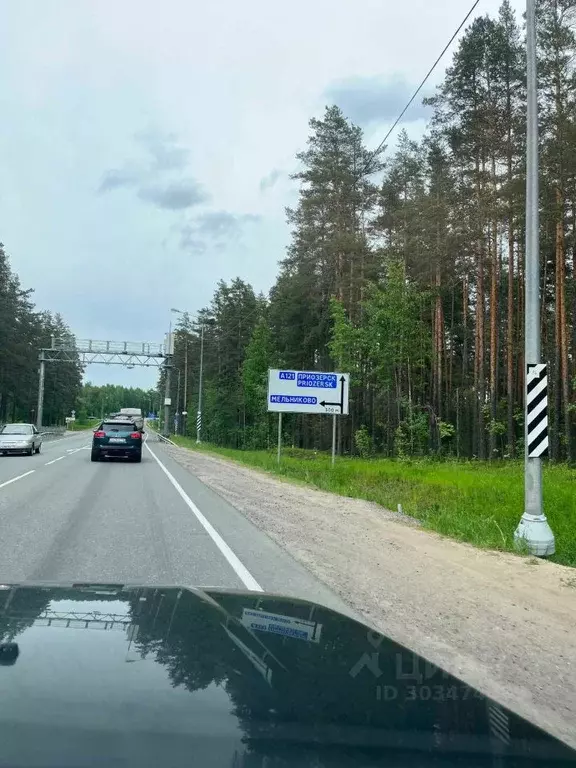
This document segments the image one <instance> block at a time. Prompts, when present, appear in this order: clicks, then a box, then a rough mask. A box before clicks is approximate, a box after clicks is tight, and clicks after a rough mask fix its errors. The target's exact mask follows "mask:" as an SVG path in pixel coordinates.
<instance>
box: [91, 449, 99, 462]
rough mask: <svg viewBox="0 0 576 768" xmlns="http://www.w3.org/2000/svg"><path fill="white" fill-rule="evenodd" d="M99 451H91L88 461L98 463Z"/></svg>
mask: <svg viewBox="0 0 576 768" xmlns="http://www.w3.org/2000/svg"><path fill="white" fill-rule="evenodd" d="M100 458H101V457H100V451H92V452H91V453H90V461H100Z"/></svg>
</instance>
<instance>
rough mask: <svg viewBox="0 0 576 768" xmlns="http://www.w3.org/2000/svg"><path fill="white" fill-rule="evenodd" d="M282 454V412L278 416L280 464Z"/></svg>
mask: <svg viewBox="0 0 576 768" xmlns="http://www.w3.org/2000/svg"><path fill="white" fill-rule="evenodd" d="M281 453H282V411H280V413H279V414H278V464H280V454H281Z"/></svg>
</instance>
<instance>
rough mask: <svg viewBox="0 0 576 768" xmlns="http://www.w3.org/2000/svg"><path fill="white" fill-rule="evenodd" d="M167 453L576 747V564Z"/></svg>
mask: <svg viewBox="0 0 576 768" xmlns="http://www.w3.org/2000/svg"><path fill="white" fill-rule="evenodd" d="M167 450H168V451H169V453H170V455H171V456H172V457H173V458H174V460H175V461H177V462H178V463H179V464H181V465H182V466H183V467H185V468H186V469H188V470H189V471H190V472H192V473H193V474H194V475H196V477H198V479H199V480H201V481H202V482H203V483H205V484H206V485H207V486H209V487H210V488H212V489H213V490H215V491H216V492H217V493H219V494H220V495H221V496H222V497H223V498H225V499H226V500H227V501H228V502H230V503H231V504H232V505H233V506H234V507H236V509H238V510H239V511H240V512H242V513H243V514H244V515H245V516H246V517H247V518H248V519H249V520H250V521H251V522H252V523H254V524H255V525H256V526H257V527H258V528H260V529H261V530H262V531H265V532H266V533H267V534H268V535H269V536H270V537H271V538H272V539H273V540H274V541H276V542H277V543H278V544H279V545H280V546H282V547H283V548H284V549H285V550H286V551H287V552H289V553H290V555H292V557H294V558H295V559H296V560H298V561H299V562H301V563H302V564H303V565H305V566H306V567H307V568H308V570H309V571H310V572H311V573H313V574H314V575H315V576H316V577H317V578H319V579H320V580H321V581H323V582H324V583H325V584H326V585H327V586H328V587H330V588H331V589H332V590H333V591H334V592H335V593H336V594H338V595H339V596H340V597H341V598H342V599H343V600H344V601H345V602H346V603H347V604H348V605H349V606H350V607H351V608H352V609H353V610H354V611H355V612H357V613H359V614H360V615H362V616H363V617H364V618H365V620H366V622H367V623H368V624H370V625H372V626H373V627H374V628H375V629H377V630H379V631H380V632H382V633H383V634H386V635H388V636H389V637H391V638H392V639H394V640H396V641H398V642H400V643H402V644H404V645H407V646H408V647H410V648H412V649H413V650H414V651H416V652H417V653H420V654H421V655H423V656H425V657H426V658H428V659H429V661H431V662H433V663H434V664H437V665H438V666H441V667H443V668H444V669H446V670H447V671H448V672H451V673H452V674H455V675H457V676H458V677H460V678H462V679H463V680H465V681H466V682H468V683H469V684H470V685H473V686H475V687H476V688H478V689H479V690H481V691H482V692H483V693H485V694H486V695H488V696H492V697H494V698H495V699H497V700H498V701H500V702H501V703H502V704H504V705H506V706H508V707H509V708H510V709H512V710H513V711H515V712H517V713H518V714H520V715H522V716H524V717H526V718H528V719H530V720H532V721H537V722H538V723H539V724H540V725H541V726H542V727H544V728H545V729H547V730H549V731H550V732H551V733H553V734H554V735H556V736H557V737H560V738H562V739H564V740H565V741H566V742H567V743H569V744H570V745H571V746H573V747H576V725H575V723H576V641H575V635H576V621H575V619H576V569H570V568H567V567H565V566H561V565H556V564H554V563H549V562H544V561H541V560H537V559H536V558H521V557H516V556H514V555H510V554H503V553H497V552H491V551H485V550H478V549H475V548H473V547H471V546H469V545H466V544H461V543H459V542H455V541H452V540H449V539H445V538H442V537H441V536H439V535H437V534H435V533H432V532H429V531H425V530H423V529H422V528H420V527H419V526H418V525H417V524H416V523H414V522H411V521H410V520H406V519H405V518H402V517H401V516H399V515H398V514H397V513H395V512H390V511H388V510H385V509H384V508H382V507H379V506H378V505H376V504H373V503H370V502H367V501H362V500H359V499H350V498H345V497H342V496H336V495H334V494H330V493H326V492H323V491H318V490H315V489H312V488H308V487H305V486H301V485H293V484H291V483H289V482H285V481H283V480H280V479H278V478H276V477H273V476H271V475H267V474H265V473H262V472H258V471H256V470H253V469H250V468H248V467H245V466H242V465H240V464H236V463H235V462H231V461H228V460H226V459H221V458H218V457H213V456H209V455H206V454H202V453H197V452H194V451H189V450H186V449H183V448H177V447H171V446H167ZM303 597H305V596H304V595H303Z"/></svg>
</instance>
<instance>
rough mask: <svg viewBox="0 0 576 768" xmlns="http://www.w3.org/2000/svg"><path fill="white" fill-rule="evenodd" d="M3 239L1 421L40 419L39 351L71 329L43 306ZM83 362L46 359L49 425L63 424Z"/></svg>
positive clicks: (77, 390) (0, 251)
mask: <svg viewBox="0 0 576 768" xmlns="http://www.w3.org/2000/svg"><path fill="white" fill-rule="evenodd" d="M32 295H33V291H32V289H26V288H23V287H22V286H21V284H20V280H19V279H18V276H17V275H16V274H15V273H14V272H13V271H12V269H11V267H10V262H9V259H8V256H7V254H6V252H5V250H4V246H3V245H2V243H0V339H1V343H0V422H1V423H6V422H10V421H28V422H35V421H36V408H37V405H38V367H39V362H38V354H39V351H40V349H41V348H42V347H49V346H50V345H51V337H54V338H55V339H56V340H63V339H64V338H66V337H67V336H69V335H70V333H71V332H70V329H69V328H68V326H67V325H66V323H65V322H64V319H63V318H62V316H61V315H59V314H52V313H50V312H46V311H41V310H38V309H37V308H36V307H35V305H34V302H33V299H32ZM82 373H83V370H82V366H81V365H80V363H79V362H66V363H64V362H61V363H50V364H48V365H46V379H45V386H44V426H56V425H63V424H64V419H65V417H66V416H68V415H69V414H70V411H71V410H72V409H73V408H74V407H75V405H76V398H77V397H78V394H79V393H80V389H81V386H82Z"/></svg>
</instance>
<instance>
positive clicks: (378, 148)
mask: <svg viewBox="0 0 576 768" xmlns="http://www.w3.org/2000/svg"><path fill="white" fill-rule="evenodd" d="M479 2H480V0H476V2H475V3H474V4H473V5H472V8H470V10H469V11H468V13H467V14H466V16H465V17H464V18H463V19H462V21H461V23H460V26H459V27H458V29H457V30H456V31H455V32H454V34H453V35H452V37H451V38H450V40H448V42H447V43H446V45H445V46H444V48H443V49H442V53H441V54H440V55H439V56H438V58H437V59H436V61H435V62H434V64H432V66H431V67H430V69H429V70H428V72H427V73H426V75H425V77H424V79H423V80H422V82H421V83H420V85H419V86H418V88H416V90H415V91H414V93H413V94H412V96H411V97H410V100H409V101H408V103H407V104H406V106H405V107H404V109H403V110H402V112H400V114H399V115H398V117H397V118H396V120H395V121H394V123H393V124H392V127H391V128H390V130H389V131H388V133H387V134H386V136H384V138H383V139H382V141H381V142H380V144H378V146H377V147H376V149H375V150H374V151H373V152H372V153H371V157H370V158H369V160H368V161H367V162H366V165H365V166H364V171H363V172H362V176H365V175H366V174H367V173H369V172H370V163H371V162H372V161H373V160H374V159H375V158H376V156H377V155H378V154H379V153H380V151H381V150H382V147H384V145H385V144H386V141H387V140H388V138H389V136H390V134H391V133H392V131H393V130H394V128H396V126H397V125H398V123H399V122H400V120H402V118H403V117H404V115H405V114H406V111H407V109H408V108H409V107H410V105H411V104H412V102H413V101H414V99H415V98H416V96H418V94H419V93H420V91H421V90H422V88H423V87H424V85H425V84H426V81H427V80H428V78H429V77H430V75H431V74H432V72H434V70H435V69H436V67H437V66H438V63H439V62H440V60H441V59H442V57H443V56H444V54H445V53H446V51H447V50H448V48H450V46H451V45H452V43H453V42H454V38H455V37H456V35H457V34H458V33H459V32H460V30H461V29H462V27H463V26H464V24H466V22H467V21H468V19H469V18H470V16H471V15H472V13H473V11H474V9H475V8H476V6H477V5H478V3H479Z"/></svg>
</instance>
